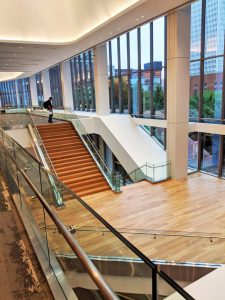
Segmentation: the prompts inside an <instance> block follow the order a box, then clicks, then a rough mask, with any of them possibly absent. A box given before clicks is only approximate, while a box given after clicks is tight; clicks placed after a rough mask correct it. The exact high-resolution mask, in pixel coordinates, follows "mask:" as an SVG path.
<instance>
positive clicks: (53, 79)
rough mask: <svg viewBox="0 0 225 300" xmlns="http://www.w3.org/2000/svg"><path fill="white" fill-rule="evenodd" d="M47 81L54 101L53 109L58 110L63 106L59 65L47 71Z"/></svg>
mask: <svg viewBox="0 0 225 300" xmlns="http://www.w3.org/2000/svg"><path fill="white" fill-rule="evenodd" d="M49 79H50V87H51V96H52V97H53V99H54V107H58V108H60V107H62V106H63V97H62V83H61V72H60V65H57V66H55V67H53V68H50V69H49Z"/></svg>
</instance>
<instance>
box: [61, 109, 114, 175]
mask: <svg viewBox="0 0 225 300" xmlns="http://www.w3.org/2000/svg"><path fill="white" fill-rule="evenodd" d="M65 110H68V111H69V112H70V114H71V115H72V116H74V117H75V119H76V120H77V121H78V126H79V127H80V128H81V130H82V131H83V135H84V136H85V137H86V139H87V140H88V142H89V143H90V144H91V146H92V147H93V148H94V150H95V152H96V154H97V155H98V157H99V159H100V160H101V162H102V163H103V165H104V167H105V168H106V170H107V171H108V172H109V174H110V173H112V172H113V171H112V170H111V169H110V168H109V167H108V166H107V164H106V163H105V160H104V159H103V157H102V155H101V153H100V152H99V150H98V149H97V148H96V146H95V144H94V143H93V142H92V140H91V139H90V137H89V135H88V133H87V132H86V130H85V128H84V125H83V124H82V122H81V121H80V119H79V117H78V116H77V114H76V113H75V112H74V111H73V110H72V108H71V107H67V108H65ZM78 133H79V132H78Z"/></svg>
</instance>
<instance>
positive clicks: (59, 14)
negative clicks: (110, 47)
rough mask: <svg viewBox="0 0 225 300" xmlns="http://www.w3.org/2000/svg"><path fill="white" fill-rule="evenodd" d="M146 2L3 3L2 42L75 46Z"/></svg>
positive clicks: (22, 0)
mask: <svg viewBox="0 0 225 300" xmlns="http://www.w3.org/2000/svg"><path fill="white" fill-rule="evenodd" d="M143 2H146V0H76V1H74V0H67V1H66V2H65V1H61V0H46V1H43V2H41V5H42V6H41V5H40V1H30V0H20V1H18V0H16V1H15V0H2V1H1V11H0V42H17V43H36V44H37V43H40V44H54V45H65V44H72V43H74V42H76V41H78V40H79V39H81V38H83V37H85V36H87V35H88V34H90V33H91V32H94V31H96V30H97V29H99V28H101V27H102V26H104V25H105V24H107V23H109V22H110V21H112V20H113V19H115V18H117V17H118V16H120V15H122V14H123V13H125V12H127V11H129V10H131V9H133V8H135V7H136V6H137V5H140V4H141V3H143ZM12 7H13V9H12ZM34 12H35V13H34ZM21 20H23V21H22V22H21ZM6 24H7V25H6Z"/></svg>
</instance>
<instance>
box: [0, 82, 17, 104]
mask: <svg viewBox="0 0 225 300" xmlns="http://www.w3.org/2000/svg"><path fill="white" fill-rule="evenodd" d="M9 106H10V107H17V96H16V82H15V80H11V81H4V82H0V107H3V108H5V107H9Z"/></svg>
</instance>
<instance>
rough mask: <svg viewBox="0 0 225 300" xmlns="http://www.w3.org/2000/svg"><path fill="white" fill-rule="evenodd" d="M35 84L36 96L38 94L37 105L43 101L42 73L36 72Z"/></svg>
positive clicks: (40, 104)
mask: <svg viewBox="0 0 225 300" xmlns="http://www.w3.org/2000/svg"><path fill="white" fill-rule="evenodd" d="M35 79H36V86H37V96H38V105H39V106H42V105H43V102H44V94H43V78H42V74H41V73H38V74H36V78H35Z"/></svg>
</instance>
